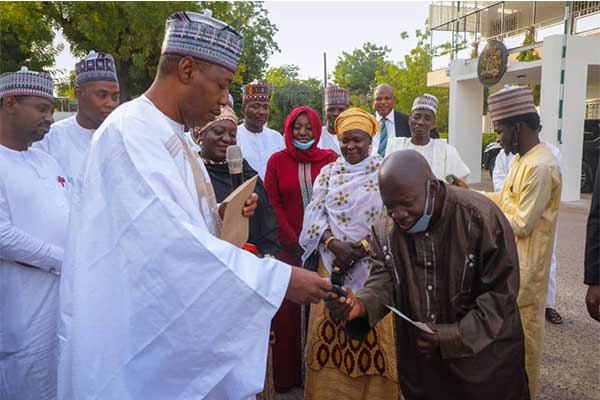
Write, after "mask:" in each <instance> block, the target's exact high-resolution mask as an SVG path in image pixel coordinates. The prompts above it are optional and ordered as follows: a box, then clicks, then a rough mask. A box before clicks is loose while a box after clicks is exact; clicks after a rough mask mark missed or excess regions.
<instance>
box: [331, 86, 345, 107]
mask: <svg viewBox="0 0 600 400" xmlns="http://www.w3.org/2000/svg"><path fill="white" fill-rule="evenodd" d="M334 104H335V105H338V104H340V105H343V106H347V105H349V104H350V94H349V93H348V91H347V90H346V89H342V88H340V87H339V86H338V85H333V86H329V87H328V88H326V89H325V106H328V105H334Z"/></svg>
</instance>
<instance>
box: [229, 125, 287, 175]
mask: <svg viewBox="0 0 600 400" xmlns="http://www.w3.org/2000/svg"><path fill="white" fill-rule="evenodd" d="M236 139H237V144H238V146H240V147H241V149H242V155H243V156H244V159H245V160H246V161H248V164H250V166H251V167H252V168H253V169H254V170H255V171H256V172H258V176H260V179H262V180H264V179H265V173H266V171H267V162H268V161H269V158H271V156H272V155H273V154H274V153H276V152H278V151H279V150H283V149H284V148H285V142H284V140H283V135H281V133H279V132H277V131H274V130H273V129H270V128H267V127H266V126H263V130H262V132H259V133H254V132H250V131H249V130H248V129H246V127H245V126H244V124H241V125H240V126H238V129H237V134H236Z"/></svg>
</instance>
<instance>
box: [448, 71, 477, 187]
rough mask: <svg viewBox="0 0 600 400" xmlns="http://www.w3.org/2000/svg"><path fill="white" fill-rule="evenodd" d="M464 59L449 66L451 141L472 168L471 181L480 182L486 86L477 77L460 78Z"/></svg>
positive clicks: (449, 131) (449, 137)
mask: <svg viewBox="0 0 600 400" xmlns="http://www.w3.org/2000/svg"><path fill="white" fill-rule="evenodd" d="M465 71H466V66H465V62H464V60H455V61H453V62H452V64H451V65H450V98H449V102H450V104H449V110H448V142H449V143H450V144H451V145H453V146H454V147H456V149H457V150H458V153H459V154H460V157H461V158H462V159H463V161H464V162H465V163H466V164H467V166H468V167H469V169H470V170H471V175H469V179H468V181H469V183H479V182H481V141H482V140H481V133H482V132H481V117H482V113H483V86H482V85H481V84H480V83H479V81H478V80H477V79H468V80H467V79H465V80H458V79H457V77H459V76H460V75H461V74H463V76H464V72H465Z"/></svg>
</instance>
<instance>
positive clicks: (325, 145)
mask: <svg viewBox="0 0 600 400" xmlns="http://www.w3.org/2000/svg"><path fill="white" fill-rule="evenodd" d="M317 147H318V148H320V149H323V150H333V151H334V152H335V154H337V156H338V157H339V156H341V155H342V150H341V148H340V141H339V140H338V138H337V136H336V135H332V134H331V133H329V131H328V130H327V127H326V126H324V127H323V129H322V130H321V138H320V139H319V143H317Z"/></svg>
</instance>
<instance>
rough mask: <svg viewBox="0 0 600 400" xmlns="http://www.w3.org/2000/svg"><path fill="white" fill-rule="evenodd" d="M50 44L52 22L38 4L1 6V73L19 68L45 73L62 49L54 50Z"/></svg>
mask: <svg viewBox="0 0 600 400" xmlns="http://www.w3.org/2000/svg"><path fill="white" fill-rule="evenodd" d="M53 40H54V31H53V30H52V23H51V19H50V18H49V16H48V15H46V14H45V13H44V7H43V5H42V4H41V3H39V2H38V3H36V2H2V3H0V73H2V72H10V71H17V70H19V69H20V68H21V67H22V66H27V67H29V69H31V70H35V71H40V70H42V71H48V70H49V68H50V67H52V66H53V65H54V60H55V58H56V55H57V54H58V53H59V52H61V51H62V49H63V46H62V45H58V46H54V45H53ZM49 72H51V73H52V72H56V71H49Z"/></svg>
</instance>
